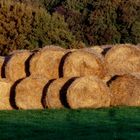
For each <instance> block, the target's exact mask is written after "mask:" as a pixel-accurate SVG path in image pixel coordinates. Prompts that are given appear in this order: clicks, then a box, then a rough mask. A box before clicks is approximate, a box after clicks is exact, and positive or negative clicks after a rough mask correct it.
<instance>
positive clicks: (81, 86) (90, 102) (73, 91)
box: [67, 76, 111, 109]
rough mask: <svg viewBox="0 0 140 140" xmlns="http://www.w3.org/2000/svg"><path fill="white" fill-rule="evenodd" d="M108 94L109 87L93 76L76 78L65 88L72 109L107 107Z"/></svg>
mask: <svg viewBox="0 0 140 140" xmlns="http://www.w3.org/2000/svg"><path fill="white" fill-rule="evenodd" d="M110 96H111V94H110V91H109V88H108V87H107V86H106V84H105V83H103V82H102V81H101V80H100V79H99V78H97V77H95V76H86V77H81V78H77V79H76V80H75V81H74V82H73V83H72V84H71V85H70V87H69V88H68V90H67V101H68V104H69V106H70V107H71V108H73V109H78V108H101V107H109V106H110Z"/></svg>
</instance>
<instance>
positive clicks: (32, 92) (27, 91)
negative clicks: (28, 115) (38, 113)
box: [15, 76, 48, 109]
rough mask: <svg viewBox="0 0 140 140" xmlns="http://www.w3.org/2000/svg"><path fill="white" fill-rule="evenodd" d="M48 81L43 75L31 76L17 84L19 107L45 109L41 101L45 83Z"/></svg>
mask: <svg viewBox="0 0 140 140" xmlns="http://www.w3.org/2000/svg"><path fill="white" fill-rule="evenodd" d="M47 82H48V80H46V78H44V77H42V76H36V77H33V76H30V77H27V78H25V79H23V80H22V81H21V82H20V83H19V84H17V86H16V89H15V103H16V106H17V107H18V108H19V109H43V105H42V103H41V99H42V93H43V89H44V86H45V84H46V83H47Z"/></svg>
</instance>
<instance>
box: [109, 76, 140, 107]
mask: <svg viewBox="0 0 140 140" xmlns="http://www.w3.org/2000/svg"><path fill="white" fill-rule="evenodd" d="M110 90H111V93H112V98H111V105H112V106H140V75H139V76H138V74H137V75H136V74H133V75H123V76H118V77H117V78H116V79H115V80H113V81H112V82H111V83H110Z"/></svg>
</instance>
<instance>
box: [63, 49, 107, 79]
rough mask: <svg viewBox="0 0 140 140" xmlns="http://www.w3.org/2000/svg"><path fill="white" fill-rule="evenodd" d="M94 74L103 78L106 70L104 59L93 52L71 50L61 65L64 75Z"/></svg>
mask: <svg viewBox="0 0 140 140" xmlns="http://www.w3.org/2000/svg"><path fill="white" fill-rule="evenodd" d="M91 75H93V76H94V75H96V76H98V77H100V78H104V77H105V75H106V70H105V68H104V61H102V59H100V58H99V57H97V55H95V54H93V53H89V52H87V51H82V50H77V51H73V52H71V53H70V54H69V55H68V56H67V58H66V59H65V62H64V65H63V76H64V77H80V76H91Z"/></svg>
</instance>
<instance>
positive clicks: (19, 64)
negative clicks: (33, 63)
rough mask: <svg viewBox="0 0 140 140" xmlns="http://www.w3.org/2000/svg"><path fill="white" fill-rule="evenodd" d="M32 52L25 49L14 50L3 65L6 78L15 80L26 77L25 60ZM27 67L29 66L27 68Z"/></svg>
mask: <svg viewBox="0 0 140 140" xmlns="http://www.w3.org/2000/svg"><path fill="white" fill-rule="evenodd" d="M31 54H32V53H31V52H30V51H27V50H22V51H16V52H15V53H13V54H12V56H11V58H10V60H9V61H8V62H7V64H6V67H5V75H6V78H7V79H9V80H11V81H13V82H15V81H17V80H19V79H22V78H24V77H26V69H27V68H28V67H29V66H26V61H27V60H28V58H29V57H30V55H31ZM28 69H29V68H28Z"/></svg>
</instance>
